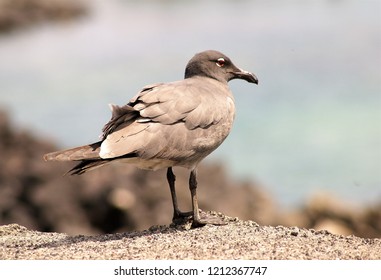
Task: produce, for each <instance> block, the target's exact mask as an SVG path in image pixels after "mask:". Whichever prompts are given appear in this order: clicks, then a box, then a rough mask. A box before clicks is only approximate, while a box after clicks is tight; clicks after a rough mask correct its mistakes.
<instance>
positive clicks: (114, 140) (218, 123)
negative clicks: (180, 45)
mask: <svg viewBox="0 0 381 280" xmlns="http://www.w3.org/2000/svg"><path fill="white" fill-rule="evenodd" d="M235 78H238V79H244V80H247V81H248V82H252V83H258V80H257V78H256V77H255V76H254V75H253V74H251V73H249V72H246V71H244V70H242V69H239V68H237V67H236V66H235V65H234V64H233V63H232V62H231V61H230V59H229V58H228V57H226V56H225V55H223V54H222V53H220V52H217V51H205V52H202V53H199V54H196V55H195V56H194V57H193V58H192V59H191V60H190V61H189V63H188V65H187V67H186V70H185V79H184V80H181V81H176V82H172V83H159V84H153V85H149V86H146V87H144V88H143V89H142V90H141V91H140V92H139V93H138V94H137V95H136V96H135V97H133V98H132V99H131V100H130V102H129V103H128V104H126V105H124V106H121V107H120V106H117V105H111V106H110V107H111V111H112V117H111V120H110V121H109V122H108V123H107V124H106V125H105V126H104V127H103V134H102V139H101V141H99V142H96V143H94V144H91V145H85V146H81V147H77V148H73V149H69V150H65V151H59V152H54V153H50V154H47V155H45V156H44V158H45V160H61V161H62V160H63V161H67V160H68V161H80V163H79V164H78V165H76V166H75V167H74V168H73V169H71V170H70V171H69V173H71V174H82V173H84V172H86V171H89V170H91V169H94V168H96V167H99V166H102V165H104V164H107V163H110V162H112V161H123V162H126V163H130V164H134V165H135V166H137V167H139V168H143V169H152V170H156V169H161V168H168V172H167V178H168V183H169V185H170V188H171V194H172V200H173V206H174V212H175V213H174V220H175V219H177V218H179V217H181V216H188V215H189V214H190V213H182V212H180V211H179V210H178V207H177V200H176V196H175V190H174V180H175V179H174V175H173V172H172V167H173V166H181V167H185V168H188V169H190V170H191V178H190V189H191V194H192V202H193V212H192V215H193V222H194V225H195V226H199V225H203V224H205V223H207V222H208V221H201V218H200V217H199V215H198V206H197V197H196V191H195V189H196V187H195V185H197V181H196V168H197V165H198V163H199V162H200V161H201V160H202V159H204V158H205V157H206V156H207V155H209V154H210V153H211V152H212V151H214V150H215V149H216V148H217V147H218V146H219V145H220V144H221V143H222V142H223V141H224V140H225V138H226V137H227V136H228V134H229V132H230V130H231V127H232V124H233V120H234V115H235V107H234V97H233V95H232V93H231V91H230V89H229V87H228V84H227V82H228V81H230V80H232V79H235ZM193 177H194V178H193ZM192 189H194V191H192ZM194 204H196V205H194ZM196 212H197V213H196ZM183 214H184V215H183ZM185 214H186V215H185ZM212 223H214V224H217V222H212Z"/></svg>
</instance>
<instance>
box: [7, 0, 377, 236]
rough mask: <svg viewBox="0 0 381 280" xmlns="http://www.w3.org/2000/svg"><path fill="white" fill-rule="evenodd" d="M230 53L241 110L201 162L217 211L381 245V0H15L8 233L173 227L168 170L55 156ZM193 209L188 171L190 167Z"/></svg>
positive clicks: (10, 14) (206, 197) (205, 190)
mask: <svg viewBox="0 0 381 280" xmlns="http://www.w3.org/2000/svg"><path fill="white" fill-rule="evenodd" d="M206 49H216V50H219V51H221V52H223V53H225V54H226V55H228V56H229V57H230V58H231V59H232V60H233V62H234V63H235V64H236V65H237V66H239V67H241V68H243V69H245V70H248V71H251V72H253V73H255V74H256V75H257V76H258V78H259V85H258V86H254V85H251V84H248V83H245V82H242V81H232V82H231V83H230V86H231V89H232V91H233V93H234V94H235V98H236V109H237V116H236V121H235V124H234V128H233V131H232V132H231V134H230V136H229V137H228V138H227V140H226V141H225V142H224V144H223V145H222V146H221V147H220V148H219V149H218V150H216V151H215V152H214V153H213V154H212V155H211V156H209V157H208V158H207V159H206V160H205V162H204V163H203V164H202V165H201V166H200V173H201V174H200V176H201V177H200V183H199V184H200V188H199V195H200V200H201V202H200V203H201V208H202V209H204V210H218V211H221V212H224V213H225V214H226V215H229V216H238V217H239V218H241V219H253V220H256V221H257V222H259V223H260V224H272V225H276V224H283V225H296V226H300V227H314V228H317V229H322V228H323V229H328V230H330V231H332V232H337V233H342V234H356V235H359V236H365V237H376V236H378V237H379V236H381V2H380V1H376V0H364V1H356V0H346V1H343V0H323V1H313V0H309V1H298V0H294V1H291V0H290V1H280V0H267V1H259V0H257V1H248V0H247V1H245V0H240V1H227V0H225V1H217V0H216V1H171V0H162V1H153V0H152V1H149V0H143V1H128V0H109V1H101V0H92V1H90V0H81V1H74V0H73V1H68V0H0V111H1V113H0V137H1V138H0V169H1V170H0V224H7V223H19V224H21V225H24V226H27V227H29V228H34V229H39V230H45V231H61V232H67V233H69V234H94V233H101V232H116V231H123V230H134V229H145V228H148V227H149V226H150V225H153V224H160V223H161V224H168V223H169V222H170V220H171V216H172V212H171V203H170V194H169V191H168V187H167V183H166V179H165V172H163V171H158V172H146V171H140V170H136V169H135V168H131V167H128V166H119V165H113V166H108V167H105V168H102V169H99V170H95V171H93V172H91V173H89V174H85V175H84V176H81V177H62V174H64V173H65V171H66V170H67V169H68V168H70V166H71V165H70V164H62V163H45V162H43V161H42V155H43V154H44V153H46V152H50V151H53V150H55V149H63V148H68V147H72V146H77V145H83V144H86V143H90V142H95V141H97V140H98V135H99V134H100V133H101V128H102V126H103V124H104V123H106V122H107V121H108V120H109V118H110V115H111V113H110V111H109V109H108V106H107V104H109V103H115V104H119V105H123V104H125V103H127V102H128V100H129V99H130V98H131V97H132V96H134V95H135V94H136V93H137V92H138V91H139V90H140V89H141V88H142V87H143V86H144V85H146V84H151V83H155V82H170V81H174V80H179V79H182V78H183V73H184V68H185V65H186V63H187V62H188V60H189V59H190V58H191V57H192V56H193V55H194V54H195V53H197V52H200V51H203V50H206ZM175 173H176V174H178V178H179V180H178V189H179V192H181V194H180V199H181V206H182V208H184V210H185V208H189V207H190V201H189V194H188V187H187V176H188V174H187V172H186V171H185V170H181V169H175Z"/></svg>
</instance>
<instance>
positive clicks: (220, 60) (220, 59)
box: [216, 57, 225, 67]
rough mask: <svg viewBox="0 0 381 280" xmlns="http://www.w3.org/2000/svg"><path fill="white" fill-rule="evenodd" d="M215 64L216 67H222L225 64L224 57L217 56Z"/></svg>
mask: <svg viewBox="0 0 381 280" xmlns="http://www.w3.org/2000/svg"><path fill="white" fill-rule="evenodd" d="M216 65H217V66H218V67H224V66H225V59H224V58H222V57H221V58H219V59H217V61H216Z"/></svg>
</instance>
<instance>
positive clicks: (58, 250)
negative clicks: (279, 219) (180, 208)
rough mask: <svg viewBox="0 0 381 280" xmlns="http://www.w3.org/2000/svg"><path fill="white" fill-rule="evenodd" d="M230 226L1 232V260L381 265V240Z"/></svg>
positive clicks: (8, 228) (10, 228)
mask: <svg viewBox="0 0 381 280" xmlns="http://www.w3.org/2000/svg"><path fill="white" fill-rule="evenodd" d="M209 214H210V215H218V216H220V217H223V219H225V220H226V221H228V224H227V225H225V226H213V225H207V226H205V227H202V228H196V229H189V225H188V224H185V225H182V226H176V227H175V226H153V227H151V228H150V229H148V230H145V231H141V232H126V233H118V234H107V235H98V236H83V235H77V236H69V235H66V234H62V233H45V232H38V231H30V230H28V229H27V228H25V227H22V226H20V225H17V224H11V225H5V226H1V227H0V259H3V260H4V259H48V260H52V259H196V260H197V259H265V260H269V259H293V260H303V259H325V260H326V259H346V260H348V259H361V260H369V259H381V239H364V238H359V237H356V236H342V235H334V234H331V233H329V232H327V231H315V230H313V229H300V228H297V227H291V228H288V227H283V226H277V227H270V226H259V225H258V224H256V223H255V222H253V221H240V220H238V219H236V218H229V217H225V216H222V214H219V213H215V212H212V213H209Z"/></svg>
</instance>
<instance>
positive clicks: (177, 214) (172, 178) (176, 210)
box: [167, 167, 193, 221]
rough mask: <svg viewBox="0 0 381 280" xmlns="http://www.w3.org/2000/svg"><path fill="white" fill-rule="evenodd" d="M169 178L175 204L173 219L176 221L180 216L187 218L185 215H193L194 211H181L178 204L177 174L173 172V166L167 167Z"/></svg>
mask: <svg viewBox="0 0 381 280" xmlns="http://www.w3.org/2000/svg"><path fill="white" fill-rule="evenodd" d="M167 180H168V184H169V189H170V190H171V197H172V205H173V218H172V221H175V220H177V219H179V218H185V217H189V216H191V215H192V214H193V212H181V211H180V210H179V205H178V204H177V196H176V189H175V181H176V176H175V174H173V171H172V167H168V169H167Z"/></svg>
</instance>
